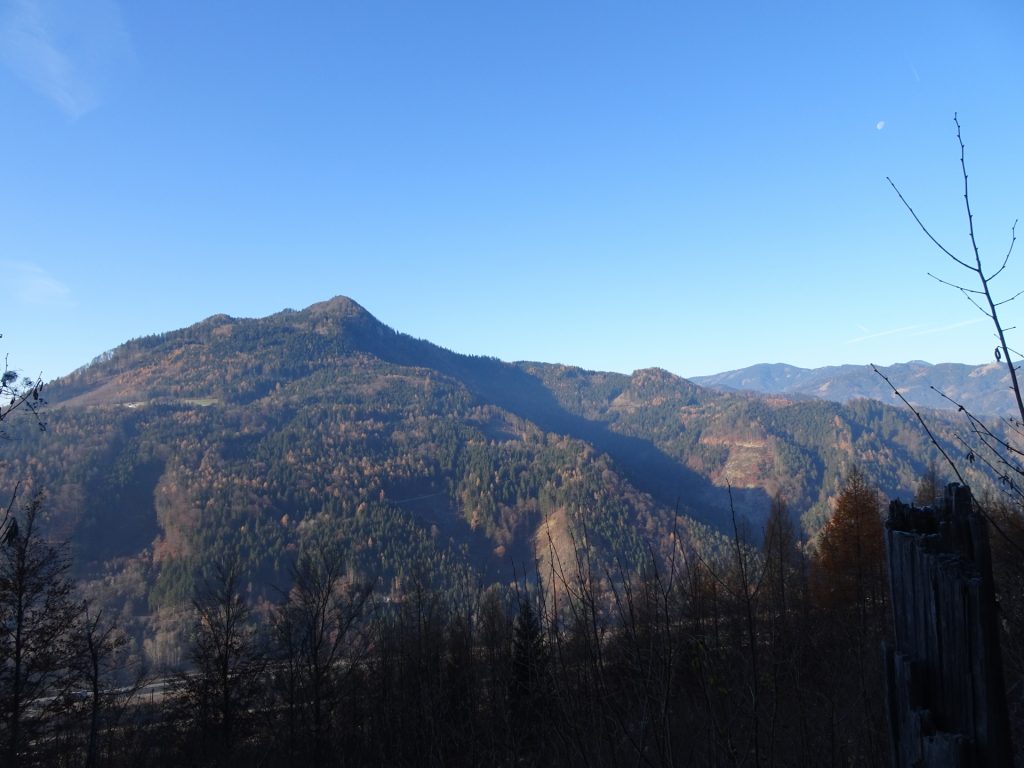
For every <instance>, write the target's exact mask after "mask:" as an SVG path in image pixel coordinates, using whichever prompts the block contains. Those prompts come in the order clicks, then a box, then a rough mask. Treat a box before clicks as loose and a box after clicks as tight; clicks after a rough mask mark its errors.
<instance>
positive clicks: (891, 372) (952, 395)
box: [692, 360, 1016, 416]
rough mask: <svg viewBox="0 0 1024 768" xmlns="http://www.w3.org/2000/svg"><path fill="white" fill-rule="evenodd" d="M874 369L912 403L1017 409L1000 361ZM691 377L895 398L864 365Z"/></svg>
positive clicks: (846, 396) (800, 392) (722, 385)
mask: <svg viewBox="0 0 1024 768" xmlns="http://www.w3.org/2000/svg"><path fill="white" fill-rule="evenodd" d="M879 370H880V371H882V372H883V373H885V375H886V376H888V377H889V380H890V381H892V383H893V385H895V386H896V388H897V389H899V391H900V393H901V394H902V395H903V396H904V397H906V398H907V399H908V400H909V401H910V402H911V403H913V404H914V405H916V406H921V407H924V408H936V409H940V410H947V411H956V410H957V404H961V405H963V406H964V407H965V408H967V409H968V410H970V411H971V412H972V413H974V414H975V415H978V416H982V415H988V414H994V415H997V416H1005V415H1009V414H1012V413H1015V412H1016V404H1015V402H1014V400H1013V396H1012V393H1011V389H1010V374H1009V373H1008V372H1007V370H1006V366H1005V365H1003V364H1002V363H996V362H993V363H987V364H985V365H976V366H971V365H962V364H959V363H940V364H938V365H931V364H930V363H926V362H922V361H920V360H913V361H911V362H909V363H900V364H897V365H890V366H885V367H881V366H880V367H879ZM692 381H693V382H694V383H696V384H700V385H701V386H705V387H711V388H713V389H718V390H722V391H748V392H758V393H761V394H776V395H788V396H793V397H814V398H820V399H823V400H833V401H835V402H839V403H846V402H849V401H850V400H856V399H857V398H871V399H874V400H880V401H882V402H898V400H896V398H895V396H894V395H893V393H892V390H891V389H890V387H889V385H888V384H886V383H885V381H883V380H882V378H881V377H880V376H879V375H878V374H876V373H875V372H874V371H873V370H872V369H871V366H869V365H835V366H828V367H825V368H797V367H795V366H792V365H785V364H782V363H776V364H760V365H752V366H750V367H749V368H740V369H738V370H735V371H726V372H725V373H716V374H714V375H712V376H696V377H694V378H693V379H692ZM936 390H937V391H936ZM940 393H942V394H940ZM943 394H944V395H946V397H943V396H942V395H943ZM951 400H952V401H955V403H954V402H950V401H951Z"/></svg>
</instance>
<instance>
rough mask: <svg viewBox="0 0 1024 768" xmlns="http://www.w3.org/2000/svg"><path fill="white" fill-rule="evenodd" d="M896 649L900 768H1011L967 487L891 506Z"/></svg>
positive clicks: (888, 536)
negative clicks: (933, 503) (926, 502)
mask: <svg viewBox="0 0 1024 768" xmlns="http://www.w3.org/2000/svg"><path fill="white" fill-rule="evenodd" d="M885 546H886V554H887V557H888V565H889V585H890V589H891V594H892V613H893V627H894V633H893V642H892V644H891V645H890V644H888V643H887V644H886V647H885V661H886V677H887V680H886V698H887V705H888V710H889V728H890V732H891V736H892V749H893V766H894V768H924V766H950V768H988V767H989V766H991V767H992V768H997V767H998V768H1002V767H1003V766H1012V764H1013V751H1012V748H1011V744H1010V728H1009V717H1008V714H1007V707H1006V693H1005V688H1004V681H1003V665H1002V658H1001V656H1000V651H999V630H998V624H997V617H996V604H995V591H994V588H993V583H992V561H991V553H990V550H989V542H988V530H987V528H986V523H985V520H984V518H982V516H981V515H979V514H978V513H977V512H976V511H975V509H974V505H973V499H972V497H971V491H970V488H968V487H966V486H961V485H959V484H958V483H951V484H950V485H949V486H947V488H946V496H945V499H944V503H943V504H941V505H940V506H937V507H936V508H930V507H926V508H924V509H918V508H916V507H914V506H908V505H906V504H903V503H902V502H900V501H893V502H892V503H891V504H890V505H889V517H888V520H886V523H885Z"/></svg>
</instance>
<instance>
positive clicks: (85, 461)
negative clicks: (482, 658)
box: [0, 297, 955, 613]
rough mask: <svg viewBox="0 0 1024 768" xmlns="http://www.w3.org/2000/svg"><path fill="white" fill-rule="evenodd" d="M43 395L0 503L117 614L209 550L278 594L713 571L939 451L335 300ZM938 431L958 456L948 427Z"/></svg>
mask: <svg viewBox="0 0 1024 768" xmlns="http://www.w3.org/2000/svg"><path fill="white" fill-rule="evenodd" d="M48 390H49V391H48V395H47V397H48V399H49V401H50V405H49V407H48V412H47V416H46V418H47V423H48V429H47V431H46V432H44V433H39V432H38V430H33V428H32V427H33V426H34V425H32V424H30V423H29V422H28V421H27V420H26V421H23V423H21V424H13V425H12V426H11V428H10V429H9V430H8V431H9V433H10V434H11V438H12V439H10V440H8V441H5V442H4V443H3V444H2V445H0V487H2V488H4V489H8V490H10V489H13V488H14V487H15V486H16V484H17V483H21V492H22V493H23V494H31V493H33V492H35V491H38V490H41V491H43V492H44V493H45V498H46V510H47V513H48V515H49V521H50V525H51V526H52V529H53V530H54V531H55V532H56V533H57V534H58V535H61V536H65V537H68V538H69V539H70V540H71V541H72V543H73V546H74V551H75V559H76V562H77V563H78V568H79V572H80V576H81V577H82V578H83V579H84V580H85V581H86V582H87V583H88V584H91V585H93V586H94V587H95V588H96V589H101V588H102V589H105V590H107V592H113V593H116V594H117V595H118V596H119V599H121V600H122V610H124V611H126V612H129V613H130V612H132V611H134V612H140V611H145V610H148V609H150V608H160V607H161V606H168V605H173V604H175V603H180V602H181V601H183V600H186V599H187V598H188V596H189V595H190V594H191V591H192V589H193V586H194V585H195V584H196V583H197V580H199V579H202V578H203V577H204V576H205V575H208V574H209V572H210V569H211V568H212V567H213V564H214V563H216V562H218V561H220V560H223V559H224V558H235V559H237V560H238V561H239V562H240V563H241V565H242V566H243V567H244V568H245V570H246V573H247V574H248V578H249V580H250V581H249V584H250V586H249V588H250V589H251V590H252V591H253V592H254V593H256V594H258V595H271V594H272V592H273V587H274V585H278V586H279V585H282V584H284V583H285V582H286V580H287V573H288V566H289V564H290V563H291V562H293V560H294V558H295V554H296V552H297V551H298V550H299V549H300V548H301V547H304V546H310V545H317V543H318V542H319V543H326V544H327V545H329V546H331V547H332V548H333V549H334V550H335V551H336V552H337V556H338V557H341V558H343V559H344V561H345V562H346V564H347V567H348V568H349V569H350V572H351V573H352V574H353V575H359V576H360V577H361V578H369V579H371V580H374V581H376V583H377V584H378V588H379V589H380V590H381V591H382V592H383V593H385V594H393V595H396V596H400V595H401V593H402V591H403V588H404V587H405V585H407V584H409V583H411V581H416V580H427V581H430V582H431V583H432V584H434V585H436V586H439V587H441V588H444V589H448V590H460V589H462V590H464V589H472V588H474V587H473V585H479V584H481V583H483V584H486V583H489V582H491V581H506V582H507V581H510V580H511V579H513V578H515V576H516V574H519V575H522V573H523V572H524V570H526V571H533V570H534V569H538V570H540V571H541V573H545V572H547V573H550V572H552V570H553V569H557V568H562V567H565V564H566V563H573V562H575V561H576V558H577V556H578V555H579V553H580V552H583V551H586V552H587V553H589V556H593V557H594V558H595V559H596V561H597V562H598V563H604V564H605V565H606V566H608V567H617V565H618V564H626V565H627V566H628V564H630V563H634V564H635V563H638V562H640V561H642V560H644V559H646V558H647V557H649V556H650V555H651V554H654V555H655V556H661V555H664V554H666V553H667V552H669V551H671V550H672V549H673V548H674V547H675V546H676V545H677V544H681V545H682V546H683V547H684V548H686V549H696V550H697V551H703V552H705V553H711V552H713V551H714V550H715V549H716V548H719V547H722V546H723V545H725V543H726V542H727V541H728V536H729V535H730V533H731V526H732V519H733V511H735V513H736V517H737V518H738V519H739V521H740V523H741V525H743V526H745V527H747V528H748V529H749V531H750V533H751V536H752V538H753V539H754V540H756V538H757V535H758V531H760V529H761V526H762V523H763V520H764V518H765V516H766V515H767V512H768V510H769V506H770V499H771V497H772V496H773V495H775V494H776V493H778V494H781V495H782V496H783V497H784V498H785V499H786V500H787V502H788V504H789V508H790V510H791V512H792V514H793V515H794V517H796V518H798V519H799V520H800V521H801V523H802V525H803V528H804V531H805V533H807V534H812V533H813V532H814V531H816V530H817V528H818V527H819V526H820V525H821V524H822V522H823V521H824V520H825V519H826V518H827V516H828V514H829V513H830V500H831V499H832V498H833V497H834V496H835V494H836V492H837V489H838V488H839V485H840V483H841V480H842V476H843V474H844V473H845V472H846V471H847V470H848V469H849V467H850V466H852V465H853V464H859V465H861V466H862V467H863V468H864V470H865V472H866V474H867V476H868V477H869V479H870V480H871V481H872V482H874V483H875V484H877V486H878V487H879V488H880V489H881V490H882V491H883V492H884V493H885V494H887V495H889V496H895V495H903V496H908V495H909V494H910V493H911V491H912V489H913V487H914V486H915V484H916V481H917V479H918V478H919V477H920V476H921V474H922V473H923V472H924V469H925V466H926V464H927V462H928V461H929V460H932V459H934V458H935V455H936V454H935V452H934V449H932V448H931V447H930V446H929V444H928V442H927V438H926V436H925V435H924V434H923V432H922V431H921V429H920V428H919V426H918V424H917V423H916V422H915V421H914V420H913V418H912V416H911V415H910V414H908V413H907V412H906V410H905V409H898V408H892V407H889V406H887V405H883V404H881V403H878V402H874V401H870V400H857V401H851V402H849V403H847V404H845V405H844V404H840V403H833V402H825V401H817V400H807V399H790V398H783V397H777V396H772V397H765V396H759V395H753V394H749V393H737V392H718V391H715V390H713V389H709V388H705V387H702V386H698V385H697V384H695V383H694V382H691V381H688V380H686V379H682V378H679V377H677V376H674V375H672V374H670V373H668V372H666V371H663V370H660V369H646V370H640V371H635V372H634V373H632V374H631V375H625V374H619V373H606V372H596V371H587V370H583V369H580V368H576V367H572V366H567V365H555V364H545V363H531V362H521V363H506V362H502V361H500V360H497V359H495V358H487V357H473V356H467V355H460V354H456V353H454V352H451V351H449V350H446V349H443V348H441V347H438V346H436V345H433V344H431V343H429V342H427V341H423V340H419V339H416V338H413V337H411V336H408V335H405V334H402V333H398V332H396V331H394V330H393V329H391V328H389V327H388V326H386V325H384V324H383V323H381V322H380V321H378V320H377V319H376V318H374V317H373V316H372V315H371V314H370V313H368V312H367V311H366V310H365V309H363V308H362V307H361V306H359V305H358V304H357V303H356V302H354V301H352V300H351V299H348V298H345V297H337V298H334V299H332V300H330V301H326V302H322V303H319V304H314V305H313V306H311V307H308V308H306V309H304V310H302V311H293V310H285V311H283V312H279V313H277V314H275V315H272V316H270V317H266V318H261V319H245V318H232V317H228V316H226V315H216V316H214V317H210V318H208V319H206V320H204V321H202V322H200V323H197V324H195V325H193V326H190V327H188V328H185V329H182V330H178V331H172V332H169V333H164V334H158V335H155V336H149V337H146V338H141V339H135V340H132V341H129V342H127V343H125V344H123V345H121V346H119V347H117V348H116V349H114V350H112V351H111V352H109V353H106V354H104V355H102V356H100V357H99V358H97V359H96V360H95V361H93V362H92V363H91V364H89V365H87V366H85V367H84V368H82V369H80V370H78V371H76V372H75V373H73V374H71V375H69V376H67V377H65V378H63V379H60V380H58V381H55V382H53V383H52V384H51V385H49V387H48ZM932 427H933V430H934V431H935V432H936V434H937V435H939V437H940V440H942V441H943V443H944V444H945V445H946V446H947V448H948V450H950V451H954V450H955V449H954V448H953V443H954V438H953V432H954V430H955V424H954V422H952V421H950V420H949V419H948V418H947V417H939V416H936V417H935V419H934V421H933V424H932ZM730 488H731V491H730Z"/></svg>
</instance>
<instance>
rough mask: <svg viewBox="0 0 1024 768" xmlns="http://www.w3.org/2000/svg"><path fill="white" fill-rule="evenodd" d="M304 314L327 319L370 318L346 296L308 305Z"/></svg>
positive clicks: (369, 315)
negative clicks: (326, 317)
mask: <svg viewBox="0 0 1024 768" xmlns="http://www.w3.org/2000/svg"><path fill="white" fill-rule="evenodd" d="M303 311H304V312H305V313H307V314H310V315H314V316H328V317H337V318H344V317H360V318H372V317H373V315H371V314H370V313H369V312H367V311H366V309H364V308H363V307H362V306H361V305H359V304H358V303H357V302H355V301H353V300H352V299H350V298H349V297H348V296H335V297H334V298H333V299H327V301H318V302H317V303H316V304H310V305H309V306H308V307H306V309H305V310H303Z"/></svg>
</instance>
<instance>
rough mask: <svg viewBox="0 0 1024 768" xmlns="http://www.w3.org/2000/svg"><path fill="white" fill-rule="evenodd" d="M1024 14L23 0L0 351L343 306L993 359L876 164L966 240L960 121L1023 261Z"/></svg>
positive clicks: (993, 5)
mask: <svg viewBox="0 0 1024 768" xmlns="http://www.w3.org/2000/svg"><path fill="white" fill-rule="evenodd" d="M1022 28H1024V10H1022V6H1021V5H1020V4H1019V3H1012V2H984V1H982V2H978V3H975V4H966V5H965V4H963V3H955V4H954V3H945V2H928V3H924V2H921V3H900V2H892V1H891V0H890V1H888V2H873V1H867V2H861V3H844V4H839V3H809V2H808V3H786V2H779V3H771V4H766V3H759V2H758V3H755V2H721V3H706V4H695V3H684V2H672V3H665V2H656V1H654V0H651V1H649V2H648V1H644V2H637V1H636V0H634V1H633V2H621V1H618V0H615V1H613V0H591V1H590V2H571V1H569V0H566V1H557V0H556V1H555V2H531V1H529V0H527V1H524V2H516V3H512V2H497V1H491V0H483V1H481V0H474V1H473V2H442V1H438V2H429V3H425V2H422V1H421V0H417V1H416V2H400V1H394V2H382V1H381V0H372V1H368V2H344V1H343V0H334V1H333V2H313V1H312V0H310V2H302V3H269V2H252V1H251V0H247V2H231V1H227V0H226V1H224V2H216V3H178V2H169V1H167V0H148V1H147V2H137V3H127V2H122V3H118V2H115V0H53V1H38V2H31V1H30V0H4V1H3V2H0V268H2V273H0V274H3V276H4V277H3V287H4V289H5V290H4V292H3V296H4V306H5V309H6V311H5V312H4V316H3V318H2V320H0V330H2V332H3V334H4V338H3V340H2V342H0V345H2V350H3V351H5V352H6V353H8V354H9V356H10V359H11V362H12V363H13V364H14V365H15V366H16V367H18V368H22V369H25V370H26V371H27V372H36V371H42V372H43V374H44V376H45V377H46V378H53V377H56V376H59V375H61V374H64V373H67V372H69V371H70V370H72V369H74V368H76V367H77V366H79V365H81V364H83V363H86V362H88V361H89V360H90V359H91V358H93V357H94V356H95V355H97V354H99V353H101V352H103V351H104V350H106V349H109V348H111V347H113V346H115V345H117V344H118V343H120V342H122V341H124V340H126V339H128V338H132V337H136V336H141V335H146V334H150V333H155V332H159V331H164V330H171V329H174V328H178V327H182V326H185V325H189V324H191V323H193V322H196V321H199V320H201V319H203V318H205V317H207V316H209V315H212V314H215V313H219V312H226V313H228V314H231V315H235V316H240V317H256V316H262V315H267V314H271V313H273V312H276V311H278V310H280V309H283V308H285V307H292V308H295V309H299V308H302V307H305V306H307V305H309V304H311V303H314V302H316V301H320V300H323V299H326V298H329V297H331V296H334V295H337V294H344V295H347V296H350V297H352V298H353V299H355V300H356V301H358V302H359V303H361V304H362V305H363V306H365V307H366V308H367V309H368V310H369V311H370V312H372V313H373V314H374V315H376V316H377V317H378V318H379V319H380V320H382V321H383V322H385V323H387V324H389V325H391V326H393V327H395V328H397V329H398V330H402V331H405V332H408V333H411V334H413V335H416V336H419V337H422V338H427V339H430V340H431V341H434V342H436V343H438V344H442V345H444V346H446V347H449V348H451V349H454V350H457V351H460V352H468V353H476V354H489V355H496V356H498V357H501V358H503V359H507V360H518V359H530V360H543V361H549V362H566V363H573V364H577V365H581V366H584V367H587V368H595V369H608V370H618V371H624V372H629V371H632V370H634V369H636V368H641V367H648V366H660V367H663V368H667V369H669V370H671V371H673V372H675V373H678V374H681V375H699V374H708V373H713V372H717V371H721V370H728V369H732V368H739V367H742V366H746V365H750V364H753V363H757V362H788V363H791V364H794V365H800V366H805V367H813V366H819V365H827V364H838V363H845V362H854V363H861V362H863V363H866V362H868V361H874V362H878V363H882V364H888V363H892V362H897V361H905V360H909V359H926V360H930V361H932V362H942V361H959V362H971V363H977V362H984V361H986V360H988V359H990V356H991V350H992V348H993V346H994V342H993V340H992V338H991V331H990V329H989V327H988V326H987V325H986V324H985V322H984V321H983V320H984V319H983V318H981V317H980V315H978V313H977V312H976V310H974V309H973V308H971V307H970V306H969V305H968V304H967V303H966V302H965V301H963V300H962V298H960V297H959V296H958V295H957V294H956V293H955V292H953V291H951V290H949V289H947V288H944V287H943V286H941V285H939V284H938V283H936V282H934V281H932V280H930V279H929V278H928V277H927V276H926V273H927V272H928V271H935V272H937V273H938V274H940V275H941V276H943V277H947V278H950V279H957V278H958V277H959V276H958V275H957V273H956V272H955V270H954V269H953V268H952V267H951V266H950V264H949V263H948V262H944V261H943V258H944V257H942V256H941V254H939V253H938V252H937V251H935V250H934V248H933V247H931V246H930V244H929V243H928V242H927V240H926V239H925V238H924V236H923V235H922V234H921V232H920V231H919V230H917V229H916V225H915V224H914V223H913V221H912V220H911V219H910V217H909V216H908V214H907V213H906V212H905V211H904V210H903V208H902V206H901V204H900V203H899V200H898V199H897V198H896V196H895V194H894V193H893V192H892V190H891V189H890V188H889V186H888V184H887V183H886V181H885V177H886V176H887V175H889V176H892V177H893V178H894V180H895V181H896V182H897V183H898V184H899V185H900V186H901V188H902V190H903V191H904V193H905V195H907V197H908V198H909V199H910V200H911V201H912V202H913V203H914V205H915V207H916V208H917V209H918V211H919V213H920V214H921V215H922V217H923V218H924V219H925V220H926V221H927V222H928V223H929V224H930V225H932V226H933V229H934V231H935V234H936V235H937V236H938V237H940V239H942V240H943V241H944V242H945V243H946V244H947V245H948V246H949V247H950V248H951V249H954V250H956V251H957V252H963V249H964V248H965V247H966V246H967V240H966V224H965V220H964V217H963V214H962V199H961V192H962V190H961V180H960V177H959V166H958V163H957V157H958V155H957V151H958V150H957V145H956V142H955V137H954V133H953V131H954V126H953V121H952V117H953V113H954V112H959V115H960V118H961V121H962V124H963V128H964V134H965V141H966V143H967V152H968V163H969V171H970V174H971V184H972V195H973V203H974V208H975V212H976V219H975V224H976V229H977V231H978V234H979V240H980V244H981V246H982V249H983V255H988V256H989V258H990V259H992V260H995V259H997V258H1000V257H1001V255H1002V253H1003V252H1004V251H1005V249H1006V246H1007V245H1008V242H1009V232H1010V226H1011V225H1012V223H1013V221H1014V219H1015V218H1016V217H1017V216H1018V215H1022V214H1024V141H1022V140H1021V137H1022V136H1024V108H1022V105H1021V98H1020V95H1021V93H1024V66H1022V64H1024V61H1022V52H1024V46H1022V45H1021V43H1020V30H1021V29H1022ZM1020 258H1024V254H1021V257H1020ZM1000 279H1001V280H1002V281H1003V286H1002V287H1003V289H1004V290H1005V291H1006V292H1007V293H1012V292H1015V291H1016V290H1019V289H1020V288H1024V271H1022V269H1021V268H1020V266H1019V262H1018V263H1017V264H1014V263H1013V262H1011V267H1010V269H1008V271H1007V272H1006V273H1004V275H1003V277H1002V278H1000ZM1006 309H1007V320H1008V324H1013V322H1015V317H1014V316H1015V315H1017V314H1019V312H1020V310H1021V309H1024V304H1021V305H1019V306H1014V305H1009V306H1008V307H1007V308H1006Z"/></svg>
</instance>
